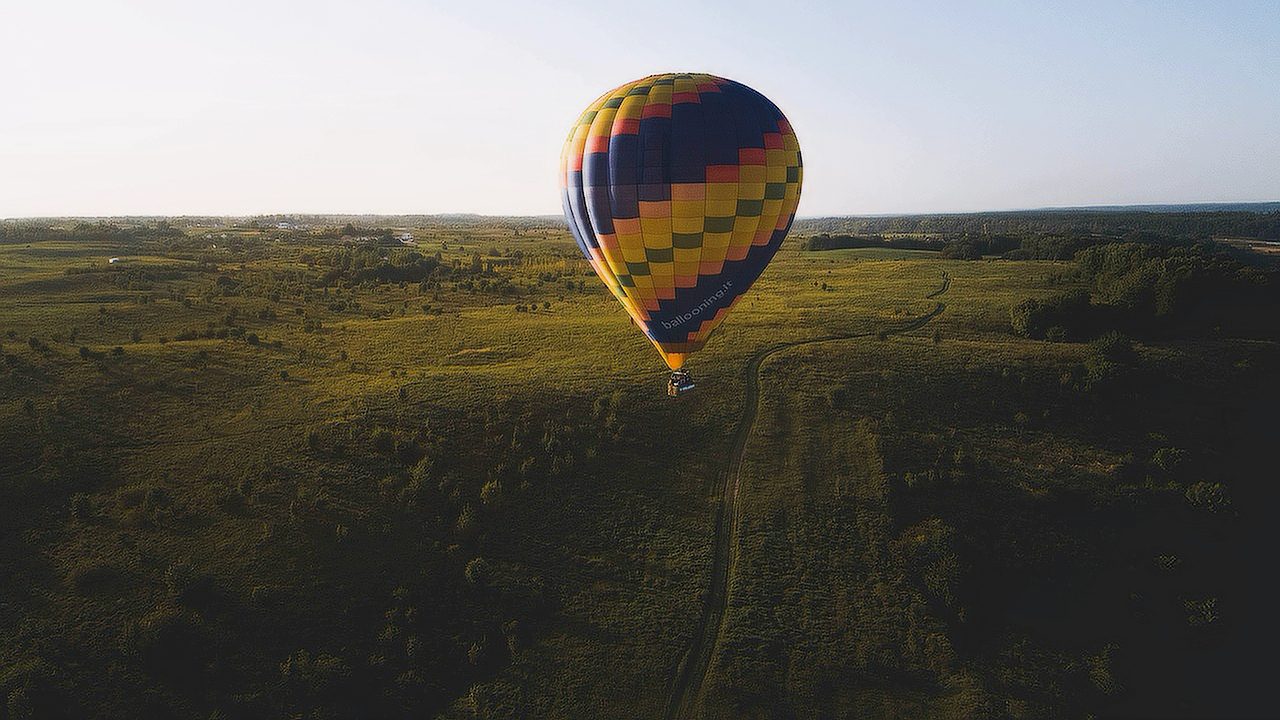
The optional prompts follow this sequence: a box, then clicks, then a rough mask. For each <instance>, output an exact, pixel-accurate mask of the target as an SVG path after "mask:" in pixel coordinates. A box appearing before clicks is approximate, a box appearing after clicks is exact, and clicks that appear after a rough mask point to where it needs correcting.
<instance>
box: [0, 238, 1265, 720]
mask: <svg viewBox="0 0 1280 720" xmlns="http://www.w3.org/2000/svg"><path fill="white" fill-rule="evenodd" d="M402 224H403V227H396V228H395V230H397V231H401V230H403V231H411V232H412V233H413V234H414V236H415V241H414V242H415V243H416V245H415V246H413V247H407V246H406V247H402V246H399V245H397V244H394V243H388V242H385V241H383V240H378V239H376V238H373V239H370V240H368V241H366V240H363V239H355V240H352V239H351V236H356V237H357V238H363V237H364V236H365V233H373V232H374V231H373V230H359V229H357V230H356V231H353V232H349V233H345V234H344V235H343V237H346V238H347V240H346V241H343V240H339V239H333V238H318V237H315V236H314V234H310V233H307V232H296V231H292V230H288V231H285V230H275V229H263V228H260V227H259V228H255V227H250V226H245V225H243V224H240V225H236V224H227V225H225V226H217V227H214V226H209V227H199V228H196V227H191V226H184V227H181V228H171V229H168V230H165V229H164V228H160V229H158V230H156V232H155V233H153V234H150V235H145V236H138V235H134V236H129V237H124V236H117V235H112V234H111V233H105V232H102V233H98V232H96V231H94V232H88V233H87V234H88V235H89V237H85V238H76V239H66V238H52V239H40V238H39V237H35V238H33V239H31V240H30V241H25V240H17V241H14V240H9V241H5V242H0V360H2V361H3V363H2V366H0V508H3V509H0V569H2V570H3V578H4V580H3V582H2V583H0V700H2V701H4V704H3V710H0V718H3V719H4V720H8V719H9V718H20V717H84V716H87V715H99V716H104V717H137V716H147V717H174V718H197V717H198V718H208V717H214V716H216V717H226V718H240V717H245V718H253V717H307V718H330V717H407V716H413V717H421V716H427V717H436V716H442V717H451V718H453V717H456V718H470V717H494V718H497V717H528V718H578V717H662V716H663V715H664V713H668V711H669V709H670V708H674V710H671V714H672V715H674V716H678V717H699V718H775V717H776V718H818V717H902V718H915V717H955V718H969V717H992V718H1002V717H1009V718H1033V717H1056V716H1066V717H1077V716H1086V715H1088V714H1092V715H1093V716H1095V717H1111V716H1114V717H1124V716H1133V715H1144V714H1145V715H1157V716H1172V715H1179V714H1182V715H1206V714H1208V715H1230V714H1238V715H1240V714H1248V713H1250V712H1253V711H1254V710H1258V709H1266V708H1269V707H1270V706H1269V705H1268V704H1267V703H1268V699H1267V697H1266V693H1265V688H1266V683H1265V677H1264V675H1265V670H1266V667H1267V665H1266V664H1265V663H1264V662H1262V661H1261V658H1265V657H1267V655H1266V653H1268V652H1269V650H1270V644H1271V643H1270V641H1269V638H1271V637H1273V632H1274V630H1275V620H1274V617H1273V613H1272V611H1270V610H1269V609H1268V608H1267V607H1266V601H1267V599H1268V598H1269V597H1270V592H1271V585H1272V581H1271V580H1270V579H1269V573H1267V572H1266V571H1265V559H1264V557H1263V552H1262V549H1263V548H1266V547H1269V546H1270V544H1271V543H1273V542H1274V541H1273V540H1272V539H1271V538H1269V537H1268V535H1267V532H1266V528H1267V527H1268V519H1269V518H1268V515H1269V508H1270V507H1271V506H1272V504H1273V503H1274V500H1275V494H1276V491H1275V489H1274V488H1273V487H1272V485H1271V484H1270V482H1269V479H1270V478H1269V472H1268V468H1269V466H1270V456H1271V454H1272V452H1271V448H1270V447H1269V441H1270V439H1271V438H1272V436H1273V435H1274V417H1275V415H1274V413H1275V407H1276V406H1277V401H1278V400H1280V373H1277V370H1280V347H1278V346H1277V339H1278V338H1280V332H1271V333H1270V334H1269V333H1268V332H1265V331H1264V332H1258V331H1256V329H1255V328H1254V327H1253V326H1250V328H1249V330H1248V332H1244V331H1241V332H1236V331H1235V329H1234V328H1233V327H1231V326H1228V325H1227V324H1224V323H1219V324H1218V325H1217V326H1216V327H1217V328H1218V329H1217V330H1216V331H1213V330H1210V331H1206V332H1200V331H1199V330H1196V331H1191V330H1187V329H1185V328H1183V327H1182V326H1179V327H1178V328H1173V327H1172V326H1170V328H1167V329H1164V330H1162V331H1161V332H1159V333H1152V334H1151V335H1149V336H1143V335H1141V334H1139V333H1136V332H1133V331H1132V328H1131V327H1129V326H1126V327H1125V329H1126V330H1127V331H1129V332H1130V334H1131V335H1132V336H1133V337H1132V340H1130V339H1125V340H1124V343H1123V344H1124V347H1123V348H1122V349H1121V350H1114V349H1108V348H1109V346H1106V347H1104V346H1100V345H1098V344H1097V343H1093V344H1091V343H1088V342H1085V340H1088V339H1089V337H1085V336H1080V337H1073V336H1071V335H1072V334H1073V333H1076V330H1075V329H1074V327H1073V326H1071V325H1070V323H1069V322H1067V321H1066V320H1061V321H1054V322H1060V324H1054V323H1049V324H1050V325H1053V327H1051V328H1049V332H1048V333H1047V334H1049V335H1052V336H1054V339H1055V340H1057V341H1054V342H1050V341H1048V340H1046V339H1043V338H1036V337H1034V335H1036V334H1037V332H1036V331H1034V330H1028V331H1026V332H1023V333H1015V331H1014V330H1015V328H1014V327H1012V326H1011V316H1015V317H1016V312H1015V309H1016V308H1018V307H1019V306H1020V305H1021V304H1023V303H1024V302H1025V301H1027V300H1028V299H1038V300H1042V301H1045V303H1050V302H1051V301H1052V300H1053V298H1055V297H1059V296H1062V295H1063V294H1064V293H1070V292H1071V291H1084V292H1085V293H1086V294H1089V293H1092V296H1093V299H1094V306H1093V307H1095V308H1096V307H1104V306H1105V307H1113V306H1114V307H1119V306H1120V305H1119V303H1120V302H1121V301H1122V300H1123V299H1124V298H1123V297H1121V296H1120V295H1119V294H1117V293H1118V291H1116V290H1115V289H1114V287H1113V286H1112V285H1106V284H1102V283H1101V281H1095V280H1091V279H1090V278H1089V277H1086V276H1084V275H1082V274H1081V269H1080V268H1081V267H1082V265H1081V263H1083V262H1085V261H1086V260H1087V258H1086V259H1085V260H1004V259H1001V260H995V259H987V260H971V261H966V260H948V259H942V258H941V257H939V255H938V253H936V252H928V251H920V250H894V249H889V248H870V249H851V250H830V251H822V252H806V251H801V250H799V249H798V243H790V244H788V246H786V247H784V249H783V250H782V251H780V252H779V254H778V256H777V257H776V258H775V260H774V262H773V264H772V265H771V266H770V268H769V269H768V271H767V272H766V273H765V274H764V276H763V277H762V278H761V280H760V281H759V282H758V283H757V285H756V286H755V288H754V289H753V290H752V292H751V294H750V295H748V296H747V297H746V298H745V299H743V301H742V302H740V303H739V304H738V306H737V307H736V309H735V310H734V313H733V314H732V316H731V317H730V318H729V320H728V321H727V322H726V323H725V325H724V326H723V327H722V328H721V329H720V330H719V331H718V333H717V335H716V336H715V337H714V338H713V340H712V341H711V343H710V344H709V345H708V347H707V349H706V350H704V351H703V352H701V353H699V354H698V355H696V356H695V358H694V359H693V360H692V361H691V364H690V369H691V370H692V371H693V373H694V375H695V377H696V378H697V380H698V382H699V389H698V390H697V391H696V392H695V393H693V394H692V395H690V396H688V397H682V398H679V399H678V400H674V401H673V400H670V399H668V398H667V397H665V395H664V394H663V393H662V390H663V385H664V383H665V377H666V376H665V372H664V371H663V366H662V364H661V362H660V361H659V360H658V358H657V355H656V353H654V352H653V350H652V348H651V346H650V345H649V344H648V343H647V342H646V341H645V340H644V338H643V337H642V335H641V334H640V332H639V331H638V330H637V329H636V328H635V327H633V326H631V325H630V324H629V321H628V319H627V316H626V315H625V313H624V312H623V311H622V309H621V308H620V307H618V306H617V304H616V303H615V302H614V301H613V300H612V298H610V297H609V295H608V293H607V291H605V290H604V289H603V288H602V287H601V286H600V285H599V283H598V282H597V281H596V279H595V278H594V276H592V275H591V274H590V270H589V269H588V267H587V265H586V263H585V262H584V261H582V260H581V259H580V256H579V255H578V253H577V249H576V247H574V245H573V242H572V241H571V240H570V239H569V237H568V235H567V234H566V233H564V232H563V231H562V230H561V229H559V227H558V226H557V225H556V224H555V223H554V222H548V221H541V220H536V219H532V220H512V221H497V220H493V221H484V220H467V221H457V222H439V223H435V222H432V223H430V224H428V223H426V222H425V221H423V222H420V223H418V224H413V223H412V222H410V221H405V222H403V223H402ZM111 258H120V260H119V261H118V262H116V263H114V264H111V263H109V260H110V259H111ZM944 278H946V279H947V284H946V285H941V283H942V281H943V279H944ZM943 290H945V292H942V291H943ZM1179 297H1181V296H1179ZM1116 298H1119V299H1116ZM1107 303H1109V304H1107ZM1264 309H1266V308H1264ZM1270 309H1271V310H1274V309H1275V308H1270ZM1106 317H1108V318H1109V317H1110V316H1106ZM1188 317H1193V318H1199V317H1200V315H1199V314H1195V313H1191V314H1190V315H1188ZM1272 317H1274V315H1272ZM922 318H923V319H924V320H926V321H927V322H922V321H920V320H921V319H922ZM1197 327H1198V326H1197ZM1264 330H1265V329H1264ZM1058 331H1061V332H1058ZM1082 332H1083V331H1082ZM1039 334H1040V335H1042V336H1043V335H1045V334H1046V333H1044V332H1040V333H1039ZM1089 336H1090V337H1091V336H1092V333H1091V334H1090V335H1089ZM834 337H838V338H842V339H829V340H827V341H824V342H807V341H813V340H819V339H824V338H834ZM777 346H786V347H785V349H779V350H778V351H777V352H774V353H772V354H769V355H767V356H766V355H765V354H763V353H762V351H765V350H767V349H770V348H775V347H777ZM753 358H754V359H755V362H756V364H755V365H754V366H752V365H750V363H752V361H753ZM744 368H746V369H751V370H753V372H749V373H744ZM747 400H749V401H750V402H751V403H755V406H754V409H753V411H752V412H750V413H747V417H748V418H749V420H751V421H752V422H749V423H747V424H746V425H743V424H742V421H743V418H744V401H747ZM742 438H745V441H744V442H738V441H739V440H742ZM734 460H737V461H739V464H738V465H737V466H736V468H735V467H734V464H733V463H732V462H731V461H734ZM726 467H728V468H731V469H732V470H733V481H734V482H733V488H734V489H735V491H734V492H732V493H726V492H725V489H726V487H727V486H726V484H725V479H726V477H727V476H726ZM726 498H727V499H728V501H729V502H730V503H731V509H732V512H731V513H729V515H728V516H727V523H728V525H729V529H728V531H726V530H725V525H726V523H725V522H719V521H718V518H723V517H725V516H723V515H720V514H719V513H722V512H724V511H725V508H726V507H728V506H726V505H724V504H722V501H723V500H725V499H726ZM718 541H720V542H722V543H723V547H722V548H720V547H718V546H717V542H718ZM721 553H727V555H725V556H726V557H727V558H729V560H728V561H727V564H723V563H719V564H718V563H717V560H716V558H717V557H718V555H719V554H721ZM717 567H719V569H720V570H719V571H720V572H721V573H722V574H723V577H722V578H721V579H719V580H717V578H716V573H717ZM717 587H719V588H720V590H719V591H717ZM709 589H710V592H708V590H709ZM717 592H719V595H720V597H719V598H717V597H716V596H717ZM717 602H718V603H719V605H720V606H722V608H723V609H722V611H720V612H719V617H716V618H715V622H714V628H712V629H713V630H714V632H712V631H711V630H709V629H708V628H709V626H708V624H707V622H706V617H707V615H708V607H709V605H708V603H713V604H714V603H717ZM712 614H715V613H712ZM700 637H705V638H708V639H707V640H705V641H700V640H698V638H700ZM699 647H701V650H699V649H698V648H699ZM691 648H692V649H693V650H692V651H691ZM702 651H705V655H703V656H701V657H699V653H700V652H702ZM691 657H692V658H694V659H695V660H696V661H697V664H698V665H699V668H698V671H697V673H696V681H691V682H689V683H686V684H685V686H684V687H681V683H680V682H679V681H678V678H679V677H680V676H681V673H682V668H683V667H684V666H685V665H686V664H687V663H688V662H691V661H690V660H687V659H688V658H691ZM673 693H676V694H677V695H678V697H675V700H674V702H673Z"/></svg>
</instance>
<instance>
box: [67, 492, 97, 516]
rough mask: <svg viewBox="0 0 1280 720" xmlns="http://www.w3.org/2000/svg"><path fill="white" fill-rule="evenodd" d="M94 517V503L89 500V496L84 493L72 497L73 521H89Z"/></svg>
mask: <svg viewBox="0 0 1280 720" xmlns="http://www.w3.org/2000/svg"><path fill="white" fill-rule="evenodd" d="M92 515H93V503H92V502H91V501H90V500H89V496H88V495H85V494H84V493H76V494H75V495H72V496H71V519H72V520H78V521H81V522H83V521H85V520H88V519H89V518H90V517H91V516H92Z"/></svg>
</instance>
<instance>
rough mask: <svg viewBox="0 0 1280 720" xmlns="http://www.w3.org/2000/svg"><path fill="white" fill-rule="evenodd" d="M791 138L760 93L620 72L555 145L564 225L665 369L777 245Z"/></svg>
mask: <svg viewBox="0 0 1280 720" xmlns="http://www.w3.org/2000/svg"><path fill="white" fill-rule="evenodd" d="M802 176H803V166H802V163H801V160H800V145H799V143H798V142H797V140H796V135H795V132H793V131H792V129H791V125H790V123H788V122H787V119H786V117H784V116H783V114H782V112H781V111H779V110H778V108H777V106H775V105H774V104H773V103H772V102H770V101H769V100H768V99H767V98H765V97H764V96H763V95H761V94H760V93H758V92H756V91H755V90H752V89H751V88H749V87H747V86H746V85H743V84H741V83H738V82H734V81H733V80H726V79H725V78H721V77H716V76H714V75H706V74H701V73H664V74H660V75H650V76H649V77H646V78H642V79H640V80H636V81H634V82H629V83H627V84H625V85H622V86H620V87H618V88H616V89H614V90H611V91H609V92H607V93H605V94H604V95H601V96H600V97H599V98H597V99H596V101H595V102H593V103H591V104H590V105H589V106H587V109H586V110H585V111H583V113H582V115H581V116H580V117H579V118H578V121H577V122H576V123H575V124H574V126H573V129H572V130H571V131H570V132H569V137H568V139H567V140H566V141H565V144H564V150H563V152H562V154H561V160H560V182H561V189H562V193H561V197H562V200H563V205H564V214H565V217H566V219H567V220H568V222H569V230H570V232H571V233H572V234H573V238H574V240H575V241H577V243H578V246H579V248H581V250H582V253H583V255H585V256H586V258H587V260H588V261H590V263H591V267H592V268H594V269H595V272H596V274H597V275H599V276H600V279H601V280H603V281H604V283H605V285H606V286H608V288H609V290H611V291H612V292H613V295H614V296H615V297H616V298H617V299H618V301H619V302H621V303H622V306H623V307H624V308H626V310H627V312H628V313H629V314H630V315H631V317H632V319H634V320H635V323H636V325H637V326H639V327H640V328H641V329H642V330H644V334H645V335H646V336H647V337H648V338H649V340H650V341H652V342H653V345H654V347H656V348H657V349H658V353H659V354H660V355H662V358H663V360H665V361H666V363H667V366H668V367H669V368H670V369H671V370H672V371H673V372H672V376H671V379H670V381H669V382H668V391H669V392H670V393H671V394H673V395H674V394H679V393H681V392H683V391H685V390H688V389H691V388H692V387H693V381H692V380H691V379H690V378H689V375H688V373H687V372H686V371H684V370H682V368H683V366H684V364H685V361H686V360H687V359H688V358H689V356H690V355H692V354H693V353H695V352H697V351H698V350H699V349H700V348H702V346H703V345H704V344H705V343H706V342H707V338H709V337H710V336H711V333H712V332H714V331H715V329H716V328H717V327H719V325H720V323H721V322H723V321H724V318H725V315H726V314H727V313H728V312H729V309H730V308H732V307H733V304H734V303H735V302H737V301H738V299H739V298H741V297H742V295H743V294H744V293H746V292H747V290H748V289H750V287H751V284H752V283H753V282H755V280H756V278H758V277H760V273H761V272H763V271H764V268H765V266H766V265H768V264H769V261H770V260H771V259H772V258H773V256H774V253H776V252H777V250H778V247H779V246H780V245H781V244H782V240H783V238H785V237H786V235H787V231H788V230H789V229H790V227H791V222H792V220H794V218H795V212H796V206H797V204H798V203H799V202H800V183H801V179H802Z"/></svg>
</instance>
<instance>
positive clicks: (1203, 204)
mask: <svg viewBox="0 0 1280 720" xmlns="http://www.w3.org/2000/svg"><path fill="white" fill-rule="evenodd" d="M1265 205H1275V206H1277V208H1276V209H1277V210H1280V199H1276V200H1211V201H1193V202H1145V203H1123V204H1106V203H1103V204H1089V205H1044V206H1040V207H1019V208H987V209H982V210H936V211H906V212H873V213H858V212H853V213H835V214H823V215H796V217H795V219H796V220H828V219H848V218H885V217H926V216H936V215H990V214H1012V213H1033V212H1072V211H1075V212H1079V211H1107V210H1117V211H1120V210H1138V211H1147V212H1160V211H1161V210H1160V209H1161V208H1205V209H1213V208H1221V207H1238V206H1265ZM268 217H269V218H276V217H331V218H358V217H389V218H392V217H422V218H442V217H475V218H530V219H560V220H563V219H564V215H562V214H560V213H544V214H528V215H525V214H493V213H478V212H465V211H463V212H426V213H423V212H263V213H191V212H184V213H180V214H164V213H124V214H114V215H13V216H7V217H3V218H0V222H12V221H20V220H111V219H117V218H124V219H144V220H145V219H166V218H172V219H186V218H227V219H241V218H244V219H252V218H268Z"/></svg>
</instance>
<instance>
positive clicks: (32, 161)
mask: <svg viewBox="0 0 1280 720" xmlns="http://www.w3.org/2000/svg"><path fill="white" fill-rule="evenodd" d="M888 5H892V6H894V7H892V8H887V7H886V6H888ZM672 70H685V71H702V72H710V73H714V74H717V75H722V76H725V77H729V78H733V79H735V80H738V81H741V82H744V83H746V84H748V85H751V86H752V87H754V88H756V89H757V90H759V91H761V92H763V93H764V94H765V95H767V96H768V97H770V98H771V99H772V100H773V101H774V102H775V103H777V104H778V106H779V107H781V108H782V110H783V112H785V113H786V114H787V115H788V117H789V118H790V120H791V123H792V125H793V126H794V127H795V129H796V132H797V134H798V135H799V137H800V144H801V148H802V150H803V151H804V159H805V165H806V167H805V185H804V193H803V198H802V200H801V205H800V213H801V214H802V215H808V216H812V215H826V214H852V213H890V212H922V211H963V210H978V209H998V208H1024V207H1039V206H1047V205H1078V204H1110V203H1148V202H1188V201H1216V200H1276V199H1280V2H1274V1H1273V2H1259V3H1243V2H1240V3H1233V2H1202V3H1173V2H1158V3H1120V2H1102V3H1096V4H1087V3H1082V2H1063V3H1047V2H1008V3H994V2H993V3H978V2H963V3H957V2H951V3H937V4H914V3H884V2H868V3H857V2H840V1H837V0H830V1H828V2H817V3H804V2H792V1H790V0H788V1H786V2H783V1H780V0H771V1H769V2H758V3H757V2H745V1H743V0H733V1H723V2H702V3H699V2H694V1H693V0H685V1H683V2H681V1H679V0H677V1H675V2H666V1H665V0H643V2H637V1H636V0H629V1H628V2H617V3H615V2H608V1H606V0H591V1H590V2H580V3H570V2H562V1H555V0H531V1H529V2H483V1H482V0H448V1H447V2H430V1H419V2H410V1H408V0H374V1H372V2H370V1H368V0H362V1H361V2H314V1H313V2H297V3H285V2H272V1H269V0H254V1H253V2H239V1H236V0H232V1H228V0H216V1H211V2H194V1H187V0H165V1H163V2H160V1H157V2H121V1H119V0H105V1H104V0H85V1H83V2H62V1H58V0H27V1H25V2H23V1H22V0H0V217H14V216H29V215H66V214H75V215H106V214H252V213H271V212H353V213H358V212H379V213H436V212H480V213H491V214H553V213H559V211H560V204H559V198H558V194H557V192H558V190H557V183H556V165H557V162H558V158H559V153H560V144H561V142H562V141H563V139H564V135H565V133H566V132H567V131H568V128H569V125H570V123H571V122H572V121H573V120H574V119H575V118H576V116H577V115H578V113H579V112H580V111H581V110H582V108H583V106H585V105H586V104H587V103H588V102H590V101H591V100H592V99H594V98H595V97H596V96H597V95H599V94H600V93H602V92H604V91H605V90H608V89H610V88H612V87H614V86H616V85H619V84H622V83H623V82H626V81H628V80H631V79H634V78H637V77H640V76H643V75H647V74H650V73H654V72H661V71H672Z"/></svg>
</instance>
